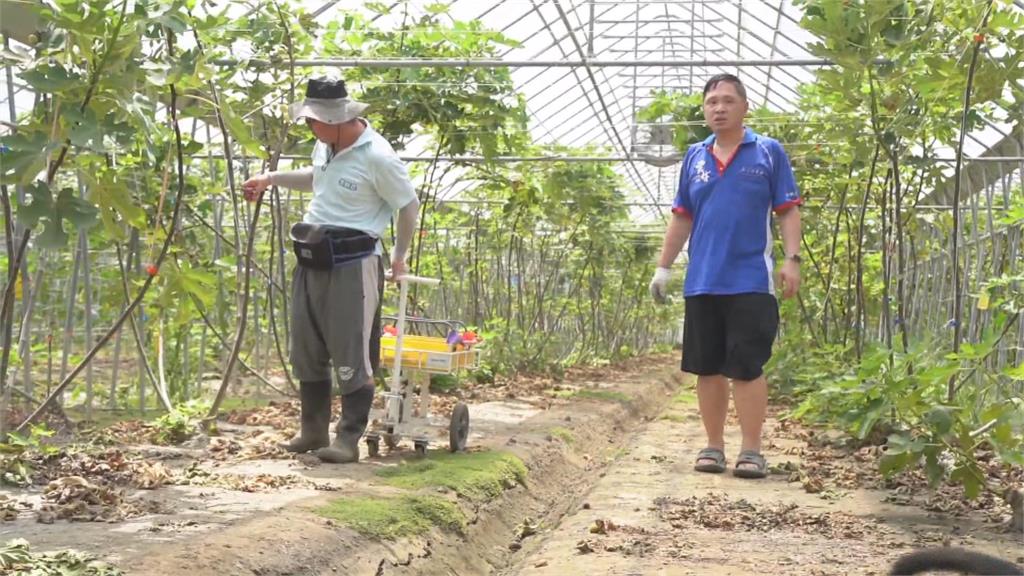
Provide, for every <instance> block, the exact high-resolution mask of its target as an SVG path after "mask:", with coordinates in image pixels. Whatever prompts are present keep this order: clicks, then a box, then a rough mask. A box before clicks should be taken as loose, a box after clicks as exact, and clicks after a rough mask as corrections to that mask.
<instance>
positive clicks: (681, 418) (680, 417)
mask: <svg viewBox="0 0 1024 576" xmlns="http://www.w3.org/2000/svg"><path fill="white" fill-rule="evenodd" d="M660 419H661V420H668V421H669V422H678V423H683V422H690V421H692V420H695V418H694V417H693V416H691V415H689V414H676V413H669V414H662V415H661V418H660Z"/></svg>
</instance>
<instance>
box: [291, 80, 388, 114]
mask: <svg viewBox="0 0 1024 576" xmlns="http://www.w3.org/2000/svg"><path fill="white" fill-rule="evenodd" d="M369 107H370V105H369V104H366V103H364V102H357V101H355V100H350V99H349V97H348V90H347V89H346V88H345V81H344V80H331V79H329V78H311V79H310V81H309V84H307V85H306V99H305V100H303V101H302V102H296V103H294V104H292V105H291V115H292V122H298V121H299V120H302V119H304V118H312V119H314V120H319V121H321V122H323V123H325V124H342V123H345V122H348V121H349V120H352V119H354V118H358V117H360V116H362V115H363V113H364V112H366V109H367V108H369Z"/></svg>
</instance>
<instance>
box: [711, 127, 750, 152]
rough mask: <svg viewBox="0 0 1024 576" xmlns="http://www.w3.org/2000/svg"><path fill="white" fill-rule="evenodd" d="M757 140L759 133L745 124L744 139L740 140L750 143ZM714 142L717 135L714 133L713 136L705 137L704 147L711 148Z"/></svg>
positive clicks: (743, 142)
mask: <svg viewBox="0 0 1024 576" xmlns="http://www.w3.org/2000/svg"><path fill="white" fill-rule="evenodd" d="M755 140H757V133H756V132H754V131H753V130H751V129H750V128H749V127H748V126H744V127H743V140H741V141H740V144H749V143H751V142H754V141H755ZM714 143H715V135H714V134H711V136H708V137H707V138H705V139H704V147H705V148H711V145H712V144H714Z"/></svg>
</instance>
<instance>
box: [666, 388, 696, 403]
mask: <svg viewBox="0 0 1024 576" xmlns="http://www.w3.org/2000/svg"><path fill="white" fill-rule="evenodd" d="M672 403H673V404H682V405H684V406H696V405H697V393H696V392H694V391H693V390H680V391H679V392H678V393H677V394H676V395H675V397H674V398H672Z"/></svg>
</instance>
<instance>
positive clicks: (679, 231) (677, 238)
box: [658, 211, 693, 268]
mask: <svg viewBox="0 0 1024 576" xmlns="http://www.w3.org/2000/svg"><path fill="white" fill-rule="evenodd" d="M692 229H693V219H692V218H691V217H690V215H689V214H683V213H680V212H676V211H673V212H672V220H670V221H669V223H668V230H666V231H665V240H664V242H662V245H661V257H660V258H658V267H659V268H671V267H672V263H673V262H675V261H676V256H679V252H680V251H681V250H682V249H683V246H684V245H685V244H686V240H687V239H688V238H689V237H690V230H692Z"/></svg>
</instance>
